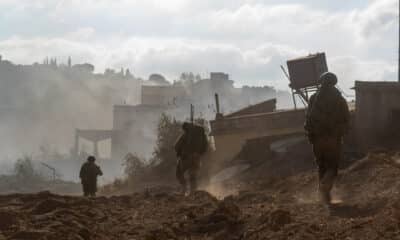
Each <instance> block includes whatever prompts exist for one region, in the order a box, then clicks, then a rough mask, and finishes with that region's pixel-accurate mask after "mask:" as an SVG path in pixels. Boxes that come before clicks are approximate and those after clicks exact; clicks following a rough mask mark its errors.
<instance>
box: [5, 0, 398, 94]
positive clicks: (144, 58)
mask: <svg viewBox="0 0 400 240" xmlns="http://www.w3.org/2000/svg"><path fill="white" fill-rule="evenodd" d="M355 2H360V1H352V3H340V4H339V3H336V4H334V3H332V1H319V2H318V4H317V5H315V4H314V3H315V1H311V0H306V1H303V2H301V3H299V1H291V0H285V1H276V0H267V1H260V0H245V1H227V0H222V1H192V0H187V1H183V0H174V1H168V4H166V2H165V1H157V0H152V1H138V0H132V1H128V0H118V1H108V0H97V1H94V0H80V1H78V0H71V1H50V0H44V1H27V0H20V1H18V3H19V4H15V3H13V1H8V0H0V7H1V8H5V7H6V6H7V8H9V9H11V10H10V11H8V14H6V15H7V16H6V17H5V19H6V21H3V22H2V23H0V27H1V26H2V25H3V26H5V25H9V26H14V27H13V29H11V28H5V29H6V30H5V31H3V33H2V34H3V40H0V53H1V54H2V55H3V56H4V57H6V58H9V59H11V60H13V61H15V62H18V63H31V62H34V61H41V60H42V59H43V58H44V57H45V56H57V57H60V58H61V59H64V60H65V59H66V57H67V56H70V55H71V56H72V57H73V61H74V62H92V63H93V64H94V65H95V66H96V71H103V70H104V69H105V68H106V67H114V68H120V67H129V68H131V69H132V70H133V72H134V73H135V74H136V75H138V76H142V77H147V76H148V75H149V74H151V73H152V72H160V73H162V74H164V75H166V76H168V77H169V78H170V79H173V78H176V77H177V76H178V75H179V73H180V72H182V71H194V72H200V73H203V75H205V74H206V73H207V72H209V71H226V72H229V73H231V75H232V77H233V78H234V79H235V80H236V81H237V82H238V84H239V85H243V84H257V85H263V84H266V83H268V84H276V85H277V86H278V87H279V88H285V87H286V83H284V84H283V83H282V81H283V79H284V78H283V76H282V73H281V72H280V69H279V65H281V64H284V63H285V61H286V59H288V58H291V57H297V56H301V55H305V54H308V53H313V52H318V51H325V52H326V53H327V56H328V62H329V64H330V65H332V67H331V69H333V70H335V69H336V66H339V65H340V66H342V65H343V64H336V61H335V59H347V57H350V58H352V59H357V61H353V62H352V64H356V65H357V68H362V67H366V66H368V69H366V70H370V68H374V67H373V66H372V67H371V66H370V65H368V63H372V62H379V63H380V64H378V65H374V66H376V70H374V71H377V72H379V71H381V72H385V71H386V70H384V69H393V66H394V65H395V64H396V62H397V61H396V58H395V52H396V51H397V50H396V49H397V41H396V37H397V36H395V35H396V34H397V22H398V13H397V1H395V0H379V1H377V0H375V1H369V2H365V1H364V2H363V4H357V5H355V4H354V3H355ZM350 4H351V5H350ZM339 5H340V6H339ZM344 6H348V9H346V8H345V7H344ZM38 13H41V14H38ZM22 15H23V16H22ZM35 16H41V17H40V19H41V20H40V21H36V18H37V17H35ZM7 19H8V20H7ZM21 19H24V20H29V21H30V22H29V24H30V26H29V27H27V26H26V22H24V25H19V24H20V23H21V21H20V20H21ZM30 29H32V30H30ZM7 31H8V33H7V34H6V33H5V32H7ZM4 34H6V35H7V36H5V37H4ZM0 36H1V35H0ZM345 62H346V61H345ZM364 63H365V64H364ZM383 66H384V67H383ZM337 69H338V71H343V73H341V74H343V75H344V76H345V77H344V78H345V79H349V80H348V81H350V82H351V81H352V80H351V79H352V78H360V79H361V78H364V75H363V74H360V71H358V72H357V74H355V73H353V74H355V75H350V74H346V72H345V71H344V69H346V68H345V67H340V68H339V67H338V68H337ZM380 69H381V70H380ZM347 76H348V77H347ZM350 76H351V77H350ZM387 76H388V75H387V74H377V75H376V78H377V80H384V78H386V77H387Z"/></svg>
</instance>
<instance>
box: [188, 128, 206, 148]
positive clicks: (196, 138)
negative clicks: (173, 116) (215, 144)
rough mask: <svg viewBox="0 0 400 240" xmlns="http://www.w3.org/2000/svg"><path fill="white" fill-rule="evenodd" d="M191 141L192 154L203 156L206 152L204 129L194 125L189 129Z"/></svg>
mask: <svg viewBox="0 0 400 240" xmlns="http://www.w3.org/2000/svg"><path fill="white" fill-rule="evenodd" d="M191 135H192V136H191V140H192V146H194V152H197V153H200V154H204V153H205V152H207V150H208V139H207V136H206V133H205V131H204V128H203V127H201V126H197V125H194V126H193V127H192V129H191Z"/></svg>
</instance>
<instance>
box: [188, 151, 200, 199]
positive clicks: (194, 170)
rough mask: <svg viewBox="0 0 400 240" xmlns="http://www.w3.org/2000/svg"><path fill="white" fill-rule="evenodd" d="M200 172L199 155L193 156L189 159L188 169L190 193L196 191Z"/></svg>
mask: <svg viewBox="0 0 400 240" xmlns="http://www.w3.org/2000/svg"><path fill="white" fill-rule="evenodd" d="M199 170H200V155H199V154H193V156H192V159H191V166H190V169H189V181H190V191H191V192H195V191H197V187H198V186H197V178H198V174H199Z"/></svg>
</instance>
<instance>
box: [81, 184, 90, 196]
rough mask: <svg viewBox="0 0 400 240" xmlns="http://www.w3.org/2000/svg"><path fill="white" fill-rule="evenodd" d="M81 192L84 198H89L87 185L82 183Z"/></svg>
mask: <svg viewBox="0 0 400 240" xmlns="http://www.w3.org/2000/svg"><path fill="white" fill-rule="evenodd" d="M82 190H83V196H84V197H87V196H89V191H88V186H87V184H84V183H82Z"/></svg>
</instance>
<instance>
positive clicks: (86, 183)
mask: <svg viewBox="0 0 400 240" xmlns="http://www.w3.org/2000/svg"><path fill="white" fill-rule="evenodd" d="M95 161H96V158H95V157H94V156H89V157H88V158H87V161H86V162H85V163H84V164H83V165H82V167H81V171H80V173H79V177H80V178H81V183H82V188H83V194H84V196H85V197H88V196H90V197H95V196H96V192H97V177H98V176H102V175H103V172H102V171H101V169H100V167H99V166H98V165H96V163H95Z"/></svg>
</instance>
